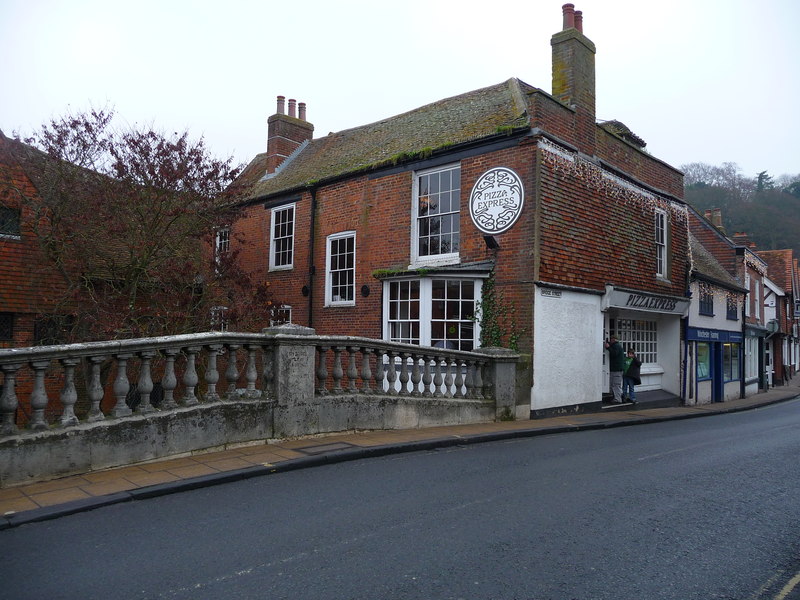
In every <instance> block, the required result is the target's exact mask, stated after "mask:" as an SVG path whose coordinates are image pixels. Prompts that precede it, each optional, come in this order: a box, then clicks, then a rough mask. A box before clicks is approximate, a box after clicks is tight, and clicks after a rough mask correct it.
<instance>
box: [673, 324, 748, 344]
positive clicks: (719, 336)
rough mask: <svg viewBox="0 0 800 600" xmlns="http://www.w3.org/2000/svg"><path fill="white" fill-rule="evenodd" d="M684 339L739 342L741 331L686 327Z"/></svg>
mask: <svg viewBox="0 0 800 600" xmlns="http://www.w3.org/2000/svg"><path fill="white" fill-rule="evenodd" d="M686 339H687V340H691V341H693V342H723V343H725V342H727V343H732V344H741V343H742V339H743V338H742V332H741V331H724V330H722V329H702V328H700V327H687V329H686Z"/></svg>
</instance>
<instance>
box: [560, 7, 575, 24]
mask: <svg viewBox="0 0 800 600" xmlns="http://www.w3.org/2000/svg"><path fill="white" fill-rule="evenodd" d="M561 10H562V11H563V12H564V29H571V28H573V27H575V5H574V4H565V5H564V6H562V7H561Z"/></svg>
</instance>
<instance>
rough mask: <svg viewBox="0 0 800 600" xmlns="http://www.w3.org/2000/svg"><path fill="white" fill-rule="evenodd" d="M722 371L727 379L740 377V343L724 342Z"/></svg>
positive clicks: (732, 379)
mask: <svg viewBox="0 0 800 600" xmlns="http://www.w3.org/2000/svg"><path fill="white" fill-rule="evenodd" d="M722 372H723V373H724V376H725V381H735V380H737V379H739V344H723V346H722Z"/></svg>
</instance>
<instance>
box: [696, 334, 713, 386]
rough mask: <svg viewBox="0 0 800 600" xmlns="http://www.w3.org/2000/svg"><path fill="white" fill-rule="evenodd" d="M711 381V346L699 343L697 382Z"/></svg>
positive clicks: (706, 343)
mask: <svg viewBox="0 0 800 600" xmlns="http://www.w3.org/2000/svg"><path fill="white" fill-rule="evenodd" d="M703 379H711V345H710V344H709V343H708V342H697V380H698V381H702V380H703Z"/></svg>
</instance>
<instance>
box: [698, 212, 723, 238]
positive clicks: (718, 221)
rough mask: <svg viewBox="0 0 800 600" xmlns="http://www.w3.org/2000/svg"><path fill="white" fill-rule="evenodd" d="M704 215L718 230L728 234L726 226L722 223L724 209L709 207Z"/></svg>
mask: <svg viewBox="0 0 800 600" xmlns="http://www.w3.org/2000/svg"><path fill="white" fill-rule="evenodd" d="M703 216H704V217H705V218H706V220H707V221H708V222H709V223H711V224H712V225H713V226H714V227H716V228H717V230H718V231H719V232H720V233H722V235H727V233H726V232H725V227H724V226H723V225H722V209H721V208H711V209H707V210H706V211H705V212H704V213H703Z"/></svg>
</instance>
